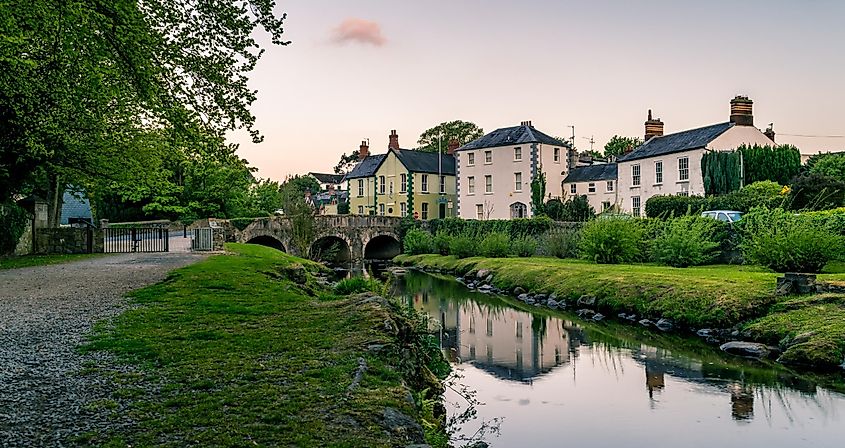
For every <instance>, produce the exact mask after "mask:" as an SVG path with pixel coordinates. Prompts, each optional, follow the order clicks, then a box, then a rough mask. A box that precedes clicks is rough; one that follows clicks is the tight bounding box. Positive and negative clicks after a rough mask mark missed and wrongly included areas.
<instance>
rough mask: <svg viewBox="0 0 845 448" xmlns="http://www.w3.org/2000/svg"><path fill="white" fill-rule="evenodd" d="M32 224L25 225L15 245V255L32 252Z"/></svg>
mask: <svg viewBox="0 0 845 448" xmlns="http://www.w3.org/2000/svg"><path fill="white" fill-rule="evenodd" d="M32 239H33V237H32V224H30V225H28V226H26V229H24V231H23V235H21V238H20V239H19V240H18V245H17V246H15V252H14V254H15V255H18V256H20V255H29V254H31V253H32Z"/></svg>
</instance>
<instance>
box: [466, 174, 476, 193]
mask: <svg viewBox="0 0 845 448" xmlns="http://www.w3.org/2000/svg"><path fill="white" fill-rule="evenodd" d="M473 194H475V176H467V196H469V195H473Z"/></svg>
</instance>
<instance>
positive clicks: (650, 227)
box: [635, 218, 670, 262]
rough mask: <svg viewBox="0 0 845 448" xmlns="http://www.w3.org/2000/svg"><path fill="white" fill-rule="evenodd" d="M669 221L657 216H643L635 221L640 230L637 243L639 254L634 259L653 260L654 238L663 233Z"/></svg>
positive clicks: (641, 260)
mask: <svg viewBox="0 0 845 448" xmlns="http://www.w3.org/2000/svg"><path fill="white" fill-rule="evenodd" d="M669 222H670V221H666V220H663V219H658V218H644V219H638V220H636V221H635V223H636V224H637V225H638V226H639V227H640V230H641V231H642V233H641V234H640V240H639V243H638V246H639V248H640V254H639V256H638V257H637V259H636V261H640V262H649V261H652V260H654V258H655V257H654V254H653V250H654V240H656V239H657V238H660V237H661V236H662V235H663V233H664V232H665V231H666V227H667V226H668V223H669Z"/></svg>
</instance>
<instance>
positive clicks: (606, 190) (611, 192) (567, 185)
mask: <svg viewBox="0 0 845 448" xmlns="http://www.w3.org/2000/svg"><path fill="white" fill-rule="evenodd" d="M617 168H618V165H617V164H616V163H602V164H596V165H589V166H579V167H577V168H575V169H573V170H571V171H570V172H569V174H568V175H567V176H566V178H565V179H563V197H564V199H571V198H573V197H575V196H586V197H587V201H588V202H589V203H590V205H591V206H592V207H593V209H594V210H595V211H596V213H601V212H604V211H607V210H610V209H614V208H618V207H617V206H618V205H619V188H618V185H617V182H616V179H617Z"/></svg>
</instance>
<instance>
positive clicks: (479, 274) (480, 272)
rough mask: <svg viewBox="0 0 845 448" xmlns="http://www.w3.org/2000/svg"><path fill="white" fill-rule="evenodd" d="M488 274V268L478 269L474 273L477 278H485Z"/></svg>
mask: <svg viewBox="0 0 845 448" xmlns="http://www.w3.org/2000/svg"><path fill="white" fill-rule="evenodd" d="M488 275H490V270H489V269H479V270H478V272H476V273H475V276H476V277H477V278H487V276H488Z"/></svg>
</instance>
